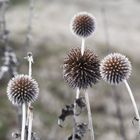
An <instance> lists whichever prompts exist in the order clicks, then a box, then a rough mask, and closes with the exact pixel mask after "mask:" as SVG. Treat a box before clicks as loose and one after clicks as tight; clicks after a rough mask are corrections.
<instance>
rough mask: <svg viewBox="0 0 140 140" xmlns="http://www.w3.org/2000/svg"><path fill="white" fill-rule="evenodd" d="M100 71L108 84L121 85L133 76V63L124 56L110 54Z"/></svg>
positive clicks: (104, 60) (102, 63)
mask: <svg viewBox="0 0 140 140" xmlns="http://www.w3.org/2000/svg"><path fill="white" fill-rule="evenodd" d="M100 71H101V76H102V78H103V79H104V80H105V81H106V82H108V83H110V84H119V83H120V82H122V81H123V80H126V79H128V78H129V76H130V75H131V63H130V61H129V60H128V58H126V57H125V56H124V55H122V54H119V53H113V54H109V55H108V56H106V57H105V58H104V59H103V61H102V62H101V66H100Z"/></svg>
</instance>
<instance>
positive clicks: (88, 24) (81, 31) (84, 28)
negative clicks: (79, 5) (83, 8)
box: [70, 12, 95, 38]
mask: <svg viewBox="0 0 140 140" xmlns="http://www.w3.org/2000/svg"><path fill="white" fill-rule="evenodd" d="M70 28H71V30H72V32H73V33H74V34H76V35H77V36H80V37H84V38H85V37H88V36H90V35H91V34H92V33H93V32H94V30H95V18H94V17H93V16H92V15H91V14H89V13H87V12H80V13H78V14H77V15H75V16H74V17H73V19H72V21H71V24H70Z"/></svg>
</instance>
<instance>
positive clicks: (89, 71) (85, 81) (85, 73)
mask: <svg viewBox="0 0 140 140" xmlns="http://www.w3.org/2000/svg"><path fill="white" fill-rule="evenodd" d="M63 76H64V80H65V81H66V82H67V83H68V85H69V86H70V87H72V88H76V87H78V88H79V89H81V88H83V89H86V88H87V87H88V86H92V84H96V83H97V82H98V80H99V79H100V72H99V60H98V57H97V55H96V54H94V53H93V52H92V51H90V50H88V49H86V50H85V52H84V54H83V55H81V50H80V49H79V48H75V49H72V50H71V51H70V52H69V54H68V55H67V57H66V58H65V60H64V65H63Z"/></svg>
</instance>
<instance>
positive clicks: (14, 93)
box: [7, 75, 39, 105]
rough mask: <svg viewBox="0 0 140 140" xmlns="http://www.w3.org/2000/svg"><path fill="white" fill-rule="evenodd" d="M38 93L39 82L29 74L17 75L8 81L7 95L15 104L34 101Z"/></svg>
mask: <svg viewBox="0 0 140 140" xmlns="http://www.w3.org/2000/svg"><path fill="white" fill-rule="evenodd" d="M38 94H39V88H38V83H37V82H36V81H35V80H34V79H32V78H31V77H30V76H28V75H17V76H16V77H14V78H12V79H11V80H10V81H9V83H8V87H7V95H8V98H9V100H10V101H11V102H12V103H13V104H16V105H22V104H23V103H32V102H34V101H35V100H36V99H37V97H38Z"/></svg>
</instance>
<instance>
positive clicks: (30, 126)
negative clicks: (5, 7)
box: [28, 109, 33, 140]
mask: <svg viewBox="0 0 140 140" xmlns="http://www.w3.org/2000/svg"><path fill="white" fill-rule="evenodd" d="M28 117H29V124H28V140H31V138H32V122H33V112H32V110H31V109H30V112H29V116H28Z"/></svg>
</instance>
